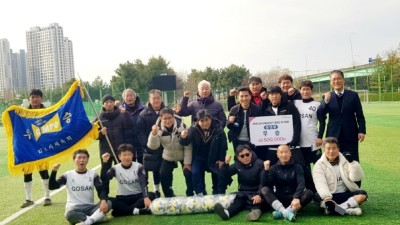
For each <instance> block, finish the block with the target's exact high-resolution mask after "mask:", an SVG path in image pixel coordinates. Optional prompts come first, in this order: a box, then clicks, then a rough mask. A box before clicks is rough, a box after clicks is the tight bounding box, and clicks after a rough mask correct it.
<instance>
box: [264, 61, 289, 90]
mask: <svg viewBox="0 0 400 225" xmlns="http://www.w3.org/2000/svg"><path fill="white" fill-rule="evenodd" d="M291 73H292V72H291V71H290V70H289V69H288V68H282V67H280V66H277V67H274V68H272V69H270V70H269V71H268V72H261V73H257V75H256V76H259V77H261V79H262V80H263V85H264V86H265V87H271V86H276V85H279V83H278V78H279V76H281V75H283V74H289V75H290V74H291Z"/></svg>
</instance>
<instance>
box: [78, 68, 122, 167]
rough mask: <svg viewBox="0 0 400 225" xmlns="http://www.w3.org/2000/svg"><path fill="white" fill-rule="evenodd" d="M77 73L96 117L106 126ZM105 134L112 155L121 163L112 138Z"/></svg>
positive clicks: (101, 124) (101, 125)
mask: <svg viewBox="0 0 400 225" xmlns="http://www.w3.org/2000/svg"><path fill="white" fill-rule="evenodd" d="M77 75H78V77H79V83H81V84H82V86H83V90H85V93H86V95H87V96H88V99H89V102H90V105H91V106H92V108H93V111H94V112H95V113H96V118H97V120H98V121H99V124H100V127H101V128H103V127H104V126H103V123H102V122H101V120H100V115H99V113H98V112H97V111H96V108H95V107H94V104H93V101H92V98H90V95H89V93H88V92H87V90H86V87H85V84H84V83H83V81H82V79H81V76H79V74H78V73H77ZM104 136H105V137H106V140H107V143H108V146H109V147H110V150H111V153H112V155H113V156H114V159H115V161H116V162H117V163H119V160H118V157H117V155H116V154H115V151H114V148H113V146H112V144H111V141H110V138H109V137H108V135H107V134H106V135H104ZM100 157H101V156H100Z"/></svg>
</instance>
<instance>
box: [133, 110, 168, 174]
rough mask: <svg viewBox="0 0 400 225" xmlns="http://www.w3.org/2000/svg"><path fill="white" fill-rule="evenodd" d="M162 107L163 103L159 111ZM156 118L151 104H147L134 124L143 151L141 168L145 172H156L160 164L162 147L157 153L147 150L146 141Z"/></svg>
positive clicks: (156, 115)
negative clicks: (142, 167)
mask: <svg viewBox="0 0 400 225" xmlns="http://www.w3.org/2000/svg"><path fill="white" fill-rule="evenodd" d="M164 107H165V106H164V103H162V105H161V108H160V110H161V109H163V108H164ZM158 117H159V115H158V114H157V113H156V111H154V109H153V107H152V106H151V104H150V103H147V105H146V107H145V108H144V109H143V111H142V112H141V113H140V114H139V117H138V120H137V124H136V126H137V127H136V130H137V137H138V141H139V144H140V146H141V147H142V148H143V149H144V154H143V166H144V168H145V170H146V171H158V170H159V169H160V166H161V162H162V158H161V156H162V149H163V148H162V146H160V149H159V151H152V150H148V149H147V140H148V138H149V135H150V132H151V127H152V126H153V125H154V124H156V121H157V118H158Z"/></svg>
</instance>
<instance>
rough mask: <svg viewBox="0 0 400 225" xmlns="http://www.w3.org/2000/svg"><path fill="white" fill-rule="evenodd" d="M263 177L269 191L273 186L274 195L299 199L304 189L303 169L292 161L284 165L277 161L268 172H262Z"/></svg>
mask: <svg viewBox="0 0 400 225" xmlns="http://www.w3.org/2000/svg"><path fill="white" fill-rule="evenodd" d="M263 177H264V178H263V179H264V180H265V181H266V184H267V186H268V187H270V188H271V190H273V189H272V188H273V187H274V186H275V188H276V193H279V194H283V195H293V198H300V196H301V194H302V193H303V191H304V189H305V188H306V186H305V180H304V172H303V168H302V167H301V165H300V164H297V163H294V160H293V159H291V160H290V162H289V163H288V164H285V165H282V164H281V163H280V162H279V161H278V163H277V164H275V165H273V166H271V168H270V169H269V171H268V172H267V171H265V172H264V174H263Z"/></svg>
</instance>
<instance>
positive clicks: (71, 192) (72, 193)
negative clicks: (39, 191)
mask: <svg viewBox="0 0 400 225" xmlns="http://www.w3.org/2000/svg"><path fill="white" fill-rule="evenodd" d="M60 179H65V181H66V183H65V186H66V188H67V205H66V209H67V211H69V210H70V209H71V208H73V207H74V206H79V205H93V204H94V189H95V183H97V182H101V181H100V177H99V175H98V174H97V173H96V172H94V171H92V170H87V171H86V173H78V172H76V171H75V170H70V171H67V172H65V173H64V174H63V175H62V177H61V178H60ZM60 179H59V180H60Z"/></svg>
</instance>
